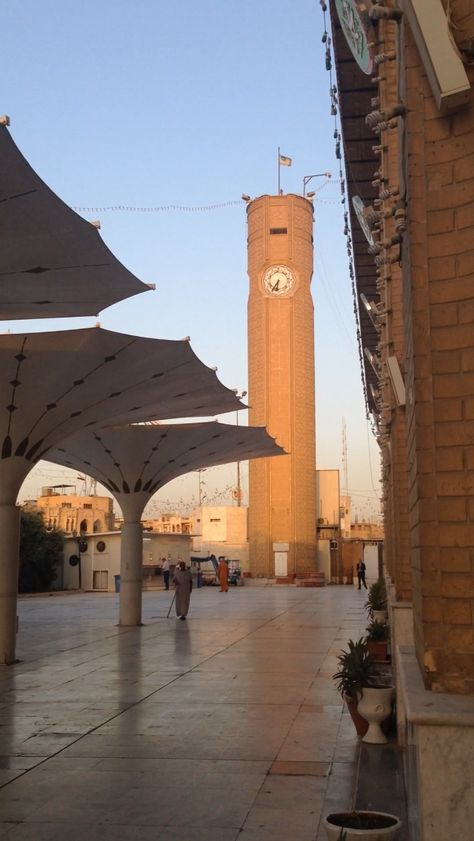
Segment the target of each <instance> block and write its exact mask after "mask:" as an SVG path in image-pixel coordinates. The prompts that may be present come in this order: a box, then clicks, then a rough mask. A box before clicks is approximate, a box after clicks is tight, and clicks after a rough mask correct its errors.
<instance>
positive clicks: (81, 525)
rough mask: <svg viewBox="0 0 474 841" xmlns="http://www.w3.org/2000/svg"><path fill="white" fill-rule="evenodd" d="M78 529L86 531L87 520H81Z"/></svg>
mask: <svg viewBox="0 0 474 841" xmlns="http://www.w3.org/2000/svg"><path fill="white" fill-rule="evenodd" d="M79 531H80V532H86V531H88V528H87V520H81V524H80V526H79Z"/></svg>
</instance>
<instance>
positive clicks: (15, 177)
mask: <svg viewBox="0 0 474 841" xmlns="http://www.w3.org/2000/svg"><path fill="white" fill-rule="evenodd" d="M149 289H150V287H149V286H148V285H147V284H145V283H142V282H141V281H140V280H138V279H137V278H136V277H135V276H134V275H133V274H131V272H129V271H128V270H127V269H126V268H125V267H124V266H122V264H121V263H119V261H118V260H117V258H116V257H114V255H113V254H112V252H111V251H110V250H109V249H108V248H107V246H106V245H105V244H104V242H103V241H102V239H101V237H100V234H99V232H98V231H97V229H96V228H94V227H93V225H91V224H90V222H86V221H85V220H84V219H82V218H81V217H80V216H78V215H77V213H75V212H74V211H73V210H71V208H70V207H68V206H67V205H66V204H64V202H62V201H61V199H59V198H58V197H57V196H56V195H55V194H54V193H53V192H52V190H50V189H49V187H47V186H46V184H44V182H43V181H41V179H40V178H39V177H38V175H37V174H36V172H35V171H34V170H33V169H32V168H31V166H30V165H29V163H28V162H27V161H26V160H25V158H24V157H23V155H22V154H21V152H20V151H19V149H18V148H17V147H16V145H15V143H14V142H13V140H12V138H11V136H10V133H9V131H8V129H7V128H6V126H0V319H18V318H23V319H25V318H50V317H68V316H84V315H97V313H99V312H100V311H101V310H103V309H105V307H109V306H110V305H111V304H114V303H116V302H117V301H122V300H123V299H125V298H129V297H130V296H132V295H137V294H138V293H140V292H146V291H148V290H149Z"/></svg>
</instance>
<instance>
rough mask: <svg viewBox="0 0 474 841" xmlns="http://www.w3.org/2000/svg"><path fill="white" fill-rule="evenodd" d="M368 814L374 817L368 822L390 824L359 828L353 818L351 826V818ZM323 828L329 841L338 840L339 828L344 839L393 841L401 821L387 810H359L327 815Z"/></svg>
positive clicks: (346, 840)
mask: <svg viewBox="0 0 474 841" xmlns="http://www.w3.org/2000/svg"><path fill="white" fill-rule="evenodd" d="M369 815H370V816H371V817H372V818H373V819H374V821H371V820H370V819H369V822H378V823H379V822H382V823H389V824H390V826H381V827H379V828H365V829H359V828H356V826H357V823H358V821H357V820H355V821H354V824H355V826H354V827H351V825H350V824H351V818H355V819H357V816H360V817H361V818H362V819H363V818H364V817H365V816H369ZM340 819H342V823H340V822H338V821H339V820H340ZM343 824H345V825H343ZM347 824H349V825H347ZM324 828H325V830H326V835H327V837H328V839H329V841H339V839H340V838H341V829H342V831H343V832H344V833H345V835H344V838H345V841H395V839H396V838H398V835H399V833H400V830H401V828H402V823H401V821H400V820H399V818H397V817H396V815H389V814H388V813H387V812H362V811H361V812H352V813H350V812H349V813H337V814H333V815H328V816H327V817H326V818H324Z"/></svg>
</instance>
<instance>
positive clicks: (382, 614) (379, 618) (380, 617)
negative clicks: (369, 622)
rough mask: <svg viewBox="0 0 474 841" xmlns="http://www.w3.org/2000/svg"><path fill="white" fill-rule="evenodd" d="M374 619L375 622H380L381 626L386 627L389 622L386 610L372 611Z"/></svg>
mask: <svg viewBox="0 0 474 841" xmlns="http://www.w3.org/2000/svg"><path fill="white" fill-rule="evenodd" d="M372 619H373V620H374V622H380V624H381V625H385V624H386V622H387V611H386V610H373V611H372Z"/></svg>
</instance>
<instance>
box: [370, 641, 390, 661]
mask: <svg viewBox="0 0 474 841" xmlns="http://www.w3.org/2000/svg"><path fill="white" fill-rule="evenodd" d="M367 649H368V652H369V654H371V655H372V657H373V658H374V660H387V659H388V642H387V640H367Z"/></svg>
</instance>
